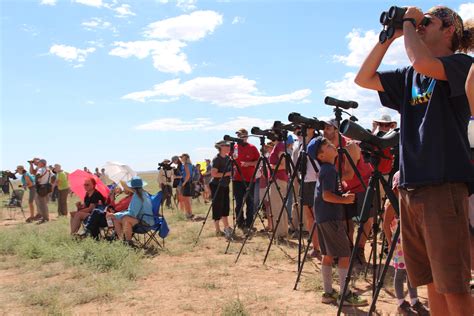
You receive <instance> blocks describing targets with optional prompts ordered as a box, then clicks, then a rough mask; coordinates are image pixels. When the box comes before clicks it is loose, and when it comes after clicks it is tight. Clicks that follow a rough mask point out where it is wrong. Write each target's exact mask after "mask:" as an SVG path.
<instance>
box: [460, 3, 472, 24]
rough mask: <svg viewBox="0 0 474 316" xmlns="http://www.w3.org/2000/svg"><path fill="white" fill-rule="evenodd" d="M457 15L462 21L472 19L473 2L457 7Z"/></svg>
mask: <svg viewBox="0 0 474 316" xmlns="http://www.w3.org/2000/svg"><path fill="white" fill-rule="evenodd" d="M458 14H459V15H460V16H461V18H462V19H463V20H464V21H466V20H468V19H474V2H469V3H463V4H461V5H460V6H459V10H458Z"/></svg>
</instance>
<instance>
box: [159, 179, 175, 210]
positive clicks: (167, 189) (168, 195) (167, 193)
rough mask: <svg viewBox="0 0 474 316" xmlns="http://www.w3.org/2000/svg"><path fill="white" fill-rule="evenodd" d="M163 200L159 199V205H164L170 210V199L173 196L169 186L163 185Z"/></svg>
mask: <svg viewBox="0 0 474 316" xmlns="http://www.w3.org/2000/svg"><path fill="white" fill-rule="evenodd" d="M162 191H163V198H162V199H161V205H164V204H165V203H166V207H168V208H171V197H172V196H173V187H172V186H171V185H170V184H165V185H163V187H162Z"/></svg>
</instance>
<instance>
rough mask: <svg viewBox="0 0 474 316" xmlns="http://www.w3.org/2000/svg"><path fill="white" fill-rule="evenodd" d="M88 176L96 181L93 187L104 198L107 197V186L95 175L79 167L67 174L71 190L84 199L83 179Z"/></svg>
mask: <svg viewBox="0 0 474 316" xmlns="http://www.w3.org/2000/svg"><path fill="white" fill-rule="evenodd" d="M90 178H93V179H94V180H95V182H96V185H95V189H96V190H97V191H99V193H100V194H102V196H103V197H104V198H107V197H108V196H109V191H110V190H109V188H108V187H107V186H106V185H105V184H103V183H102V181H100V179H99V178H98V177H97V176H95V175H93V174H90V173H88V172H85V171H84V170H79V169H78V170H76V171H74V172H72V173H70V174H69V176H68V180H69V187H70V188H71V191H72V192H74V194H75V195H77V196H78V197H80V198H81V200H83V201H84V197H85V196H86V189H84V181H85V180H86V179H90Z"/></svg>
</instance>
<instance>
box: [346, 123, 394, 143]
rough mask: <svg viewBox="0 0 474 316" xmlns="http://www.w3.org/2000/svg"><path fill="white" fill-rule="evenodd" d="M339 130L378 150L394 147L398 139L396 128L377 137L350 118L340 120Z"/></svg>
mask: <svg viewBox="0 0 474 316" xmlns="http://www.w3.org/2000/svg"><path fill="white" fill-rule="evenodd" d="M340 130H341V133H342V135H344V136H346V137H349V138H352V139H355V140H359V141H361V142H365V143H368V144H370V145H372V146H376V147H378V148H379V149H380V150H383V149H385V148H391V147H395V146H396V145H398V143H399V141H400V133H399V131H398V129H395V130H392V131H390V132H388V133H387V134H385V135H384V136H382V137H378V136H375V135H373V134H372V133H370V132H369V131H368V130H366V129H365V128H363V127H362V126H360V125H359V124H357V123H355V122H352V121H351V120H344V121H342V123H341V129H340Z"/></svg>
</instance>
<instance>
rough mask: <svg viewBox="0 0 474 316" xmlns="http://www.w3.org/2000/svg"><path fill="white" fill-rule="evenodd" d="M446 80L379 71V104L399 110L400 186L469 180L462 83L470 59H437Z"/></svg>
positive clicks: (472, 174) (472, 171)
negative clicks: (380, 84) (380, 89)
mask: <svg viewBox="0 0 474 316" xmlns="http://www.w3.org/2000/svg"><path fill="white" fill-rule="evenodd" d="M439 59H440V60H441V62H442V63H443V66H444V69H445V72H446V76H447V78H448V81H441V80H436V79H434V78H429V77H426V76H424V75H422V74H419V73H417V72H416V71H415V70H414V68H413V67H411V66H410V67H407V68H403V69H397V70H395V71H387V72H380V73H379V76H380V81H381V83H382V86H383V88H384V90H385V92H379V96H380V101H381V102H382V105H384V106H386V107H389V108H392V109H394V110H397V111H398V112H400V115H401V126H400V185H401V186H402V187H417V186H423V185H429V184H438V183H444V182H466V183H469V182H471V183H473V182H474V168H473V165H472V164H471V161H470V146H469V141H468V137H467V126H468V123H469V117H470V113H471V112H470V108H469V103H468V100H467V97H466V91H465V88H464V87H465V82H466V77H467V74H468V72H469V68H470V67H471V64H472V58H471V57H469V56H468V55H465V54H454V55H451V56H447V57H441V58H439Z"/></svg>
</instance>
